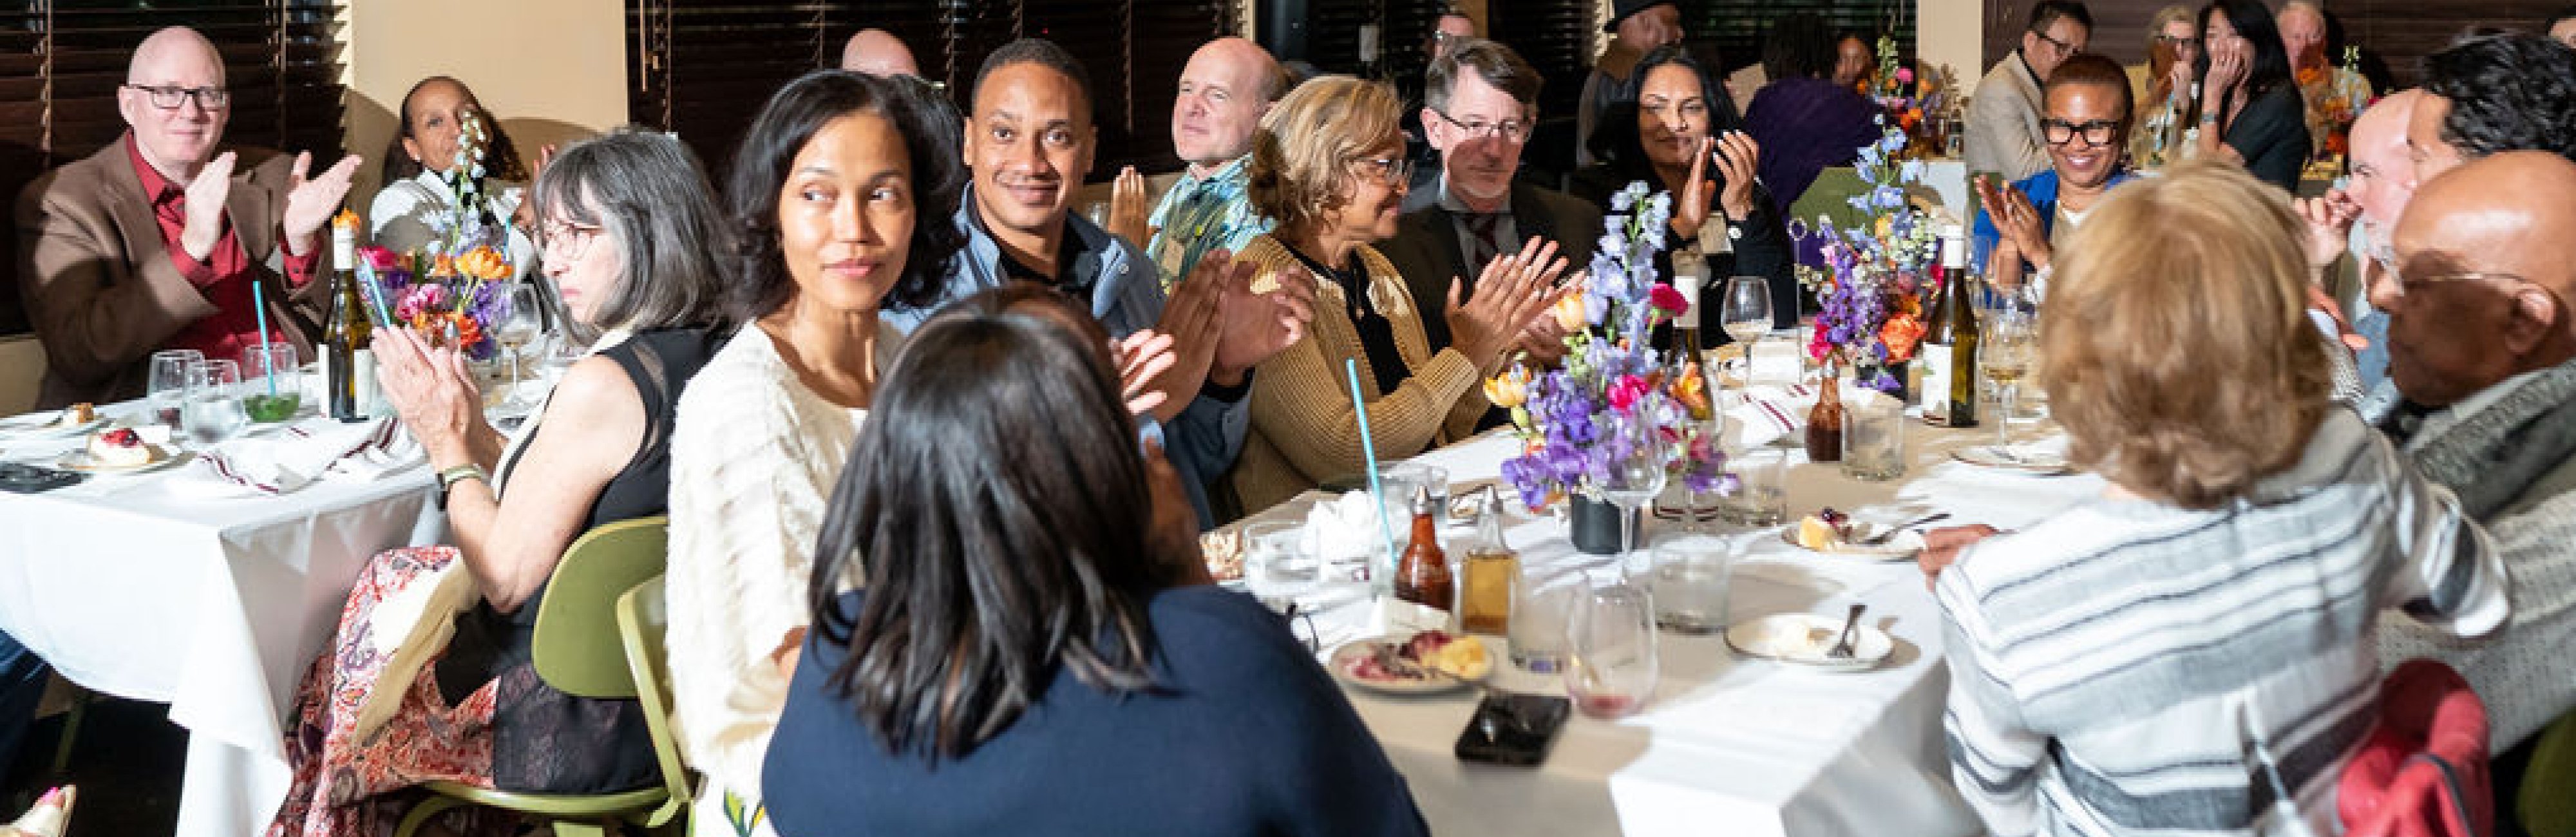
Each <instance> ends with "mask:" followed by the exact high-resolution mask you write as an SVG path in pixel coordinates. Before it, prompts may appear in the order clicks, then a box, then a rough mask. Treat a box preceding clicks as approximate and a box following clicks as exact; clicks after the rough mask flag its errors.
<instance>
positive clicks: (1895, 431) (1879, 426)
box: [1843, 388, 1905, 482]
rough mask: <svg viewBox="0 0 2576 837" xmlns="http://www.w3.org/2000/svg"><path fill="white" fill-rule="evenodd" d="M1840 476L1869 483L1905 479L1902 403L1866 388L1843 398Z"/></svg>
mask: <svg viewBox="0 0 2576 837" xmlns="http://www.w3.org/2000/svg"><path fill="white" fill-rule="evenodd" d="M1843 473H1844V474H1845V475H1848V476H1851V477H1853V478H1856V479H1864V480H1869V481H1872V482H1877V481H1880V480H1892V479H1895V478H1897V477H1901V476H1904V475H1905V402H1903V401H1900V400H1897V399H1895V398H1892V397H1889V396H1888V395H1887V394H1885V393H1880V392H1874V391H1871V390H1868V389H1865V388H1864V389H1861V390H1859V391H1858V392H1854V393H1853V394H1851V395H1849V396H1845V397H1844V398H1843Z"/></svg>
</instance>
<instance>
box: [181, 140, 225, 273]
mask: <svg viewBox="0 0 2576 837" xmlns="http://www.w3.org/2000/svg"><path fill="white" fill-rule="evenodd" d="M233 159H234V157H233V153H232V152H230V151H226V152H224V153H222V154H217V155H215V159H213V160H209V161H207V162H206V165H205V167H204V168H201V169H198V170H197V177H196V179H194V180H190V181H188V187H187V190H186V193H185V196H184V197H183V198H181V200H184V201H186V202H187V205H188V207H187V210H188V211H187V218H186V220H185V221H184V222H183V223H184V226H182V227H181V228H180V229H179V248H180V249H182V250H185V251H187V253H188V258H190V259H193V260H195V261H197V262H200V263H203V262H205V261H206V260H207V259H209V258H212V257H213V256H214V253H215V242H217V241H221V240H223V237H224V201H225V200H227V199H229V198H231V197H232V193H233Z"/></svg>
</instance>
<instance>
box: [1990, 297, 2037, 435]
mask: <svg viewBox="0 0 2576 837" xmlns="http://www.w3.org/2000/svg"><path fill="white" fill-rule="evenodd" d="M2037 332H2038V329H2036V328H2034V327H2033V324H2032V322H2031V316H2030V314H2029V313H2027V312H2024V311H2022V310H2021V309H2020V307H2019V306H2017V305H2014V304H2013V303H2011V302H2010V301H2006V302H2004V303H2003V304H2001V305H2000V306H1998V307H1996V308H1995V309H1993V310H1990V311H1988V312H1986V323H1985V333H1984V334H1983V335H1980V336H1979V342H1980V345H1978V346H1977V371H1979V372H1983V373H1985V376H1986V380H1987V381H1990V382H1992V383H1993V384H1994V386H1995V392H1996V395H1997V397H1998V398H2000V399H2002V400H2001V403H2000V404H1998V405H1997V406H1998V407H1999V409H1997V410H1996V411H1995V446H1996V447H1997V448H2002V447H2003V446H2005V445H2008V444H2010V443H2011V442H2012V433H2011V428H2012V416H2013V409H2014V407H2015V403H2014V402H2015V398H2016V396H2018V395H2019V394H2020V391H2021V380H2022V378H2023V377H2024V376H2026V375H2028V374H2029V373H2030V364H2031V356H2032V355H2033V354H2035V353H2036V351H2037V346H2036V345H2035V344H2036V343H2037V342H2038V333H2037Z"/></svg>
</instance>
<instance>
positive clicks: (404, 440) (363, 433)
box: [170, 417, 425, 497]
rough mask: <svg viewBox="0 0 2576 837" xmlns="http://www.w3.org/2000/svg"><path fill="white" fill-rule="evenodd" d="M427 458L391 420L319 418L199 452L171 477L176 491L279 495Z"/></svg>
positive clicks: (378, 473) (362, 477) (380, 473)
mask: <svg viewBox="0 0 2576 837" xmlns="http://www.w3.org/2000/svg"><path fill="white" fill-rule="evenodd" d="M424 458H425V454H424V452H423V451H422V450H421V448H420V444H419V443H418V442H415V441H413V440H412V438H411V434H408V433H405V432H403V430H402V426H401V425H400V424H399V423H397V422H396V421H394V420H393V419H392V418H390V417H387V418H380V419H376V420H373V421H368V422H360V423H354V424H343V423H340V422H337V421H333V420H331V419H329V418H319V419H313V420H307V421H304V422H299V423H296V424H293V425H289V426H287V427H286V428H285V429H283V430H281V431H279V432H278V433H276V434H275V435H273V436H269V437H265V438H242V439H235V440H232V441H230V442H226V443H224V444H222V445H218V446H216V447H214V448H211V449H207V450H203V451H199V452H198V453H197V456H196V458H195V459H194V460H191V461H190V462H189V463H188V464H187V466H186V467H184V468H182V469H180V471H179V472H178V473H177V474H175V475H173V478H172V479H171V480H170V486H171V489H172V490H173V491H176V492H179V493H186V494H197V495H204V496H215V497H243V496H253V497H256V496H276V495H280V494H289V493H293V492H296V491H300V490H302V489H304V488H305V487H307V486H310V485H312V484H313V483H315V482H318V481H320V480H322V479H324V478H325V477H342V478H348V479H355V480H360V481H364V480H372V479H375V478H376V477H380V476H383V475H385V474H387V473H391V472H393V471H398V470H401V469H404V468H408V467H412V466H414V465H417V464H419V463H420V462H421V461H422V460H423V459H424Z"/></svg>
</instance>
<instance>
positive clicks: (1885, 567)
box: [1251, 420, 2102, 837]
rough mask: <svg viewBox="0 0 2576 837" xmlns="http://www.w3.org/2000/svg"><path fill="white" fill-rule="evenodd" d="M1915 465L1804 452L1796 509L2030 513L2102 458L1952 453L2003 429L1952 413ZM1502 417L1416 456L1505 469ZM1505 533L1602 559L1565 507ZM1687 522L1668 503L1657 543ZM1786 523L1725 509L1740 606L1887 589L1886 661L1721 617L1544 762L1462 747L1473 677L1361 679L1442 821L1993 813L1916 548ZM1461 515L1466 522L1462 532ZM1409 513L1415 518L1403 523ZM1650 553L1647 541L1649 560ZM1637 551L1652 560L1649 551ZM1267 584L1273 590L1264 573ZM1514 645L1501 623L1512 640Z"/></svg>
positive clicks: (2072, 496)
mask: <svg viewBox="0 0 2576 837" xmlns="http://www.w3.org/2000/svg"><path fill="white" fill-rule="evenodd" d="M1909 428H1910V429H1909V430H1908V431H1907V433H1908V440H1907V444H1908V449H1907V454H1908V457H1909V459H1910V465H1909V468H1908V472H1907V474H1906V476H1905V477H1903V478H1900V479H1899V480H1896V481H1890V482H1864V481H1860V480H1857V479H1853V478H1850V477H1847V476H1844V475H1843V474H1842V472H1841V470H1840V469H1839V467H1837V466H1833V465H1825V464H1810V463H1807V462H1806V461H1805V454H1804V453H1803V452H1802V451H1790V452H1788V456H1790V457H1791V459H1790V461H1791V462H1792V463H1794V464H1793V466H1792V467H1791V469H1790V471H1789V476H1788V504H1789V514H1790V516H1791V517H1792V518H1793V519H1794V518H1795V517H1797V516H1798V515H1801V514H1805V513H1811V512H1813V511H1815V510H1816V509H1817V508H1819V507H1822V506H1833V507H1835V508H1838V509H1843V510H1847V511H1856V512H1857V513H1858V514H1860V515H1861V516H1862V517H1863V519H1874V520H1881V521H1885V522H1894V521H1896V520H1898V519H1900V517H1904V516H1911V515H1912V514H1913V513H1915V512H1927V513H1928V512H1930V511H1943V512H1948V513H1950V514H1951V515H1953V518H1952V519H1951V520H1948V521H1944V522H1943V523H1942V524H1941V525H1955V524H1961V523H1986V524H1990V525H1994V526H1997V527H1998V528H2013V527H2019V526H2025V525H2028V524H2030V523H2032V522H2034V521H2037V520H2039V519H2042V518H2045V517H2047V516H2049V515H2050V514H2052V513H2054V512H2055V511H2057V510H2059V509H2062V508H2064V507H2066V506H2068V505H2070V504H2073V503H2076V502H2079V501H2081V500H2082V499H2083V498H2085V497H2087V496H2090V495H2092V494H2094V493H2096V492H2098V491H2099V490H2100V488H2101V485H2102V483H2101V481H2100V480H2099V479H2098V478H2096V477H2092V476H2089V475H2074V476H2031V475H2022V474H2016V473H2008V472H2001V471H1993V470H1987V469H1981V468H1976V467H1972V466H1969V465H1965V464H1961V463H1958V462H1954V461H1950V457H1949V452H1950V451H1951V450H1952V449H1954V448H1957V447H1960V446H1963V445H1968V444H1982V443H1987V442H1989V441H1991V438H1992V437H1991V435H1990V434H1991V433H1992V431H1991V430H1990V429H1988V430H1973V431H1972V430H1943V429H1935V428H1930V427H1927V426H1924V425H1922V424H1921V423H1920V422H1914V421H1911V420H1909ZM1517 445H1518V443H1517V442H1516V441H1514V440H1512V439H1511V438H1509V437H1507V436H1502V435H1487V436H1483V437H1479V438H1476V439H1472V440H1469V441H1467V442H1464V443H1461V444H1458V445H1453V446H1450V447H1447V448H1443V449H1440V450H1435V451H1432V452H1429V453H1427V454H1425V455H1423V456H1421V457H1418V458H1417V459H1416V460H1415V461H1418V462H1423V463H1427V464H1433V465H1438V466H1441V467H1444V468H1446V469H1448V471H1449V474H1450V479H1451V482H1452V483H1453V484H1456V483H1463V482H1467V481H1470V480H1476V479H1481V478H1489V477H1494V476H1496V475H1497V473H1498V470H1499V466H1500V464H1501V462H1502V461H1503V460H1504V459H1505V458H1508V457H1509V456H1511V455H1513V454H1514V453H1515V452H1516V448H1517ZM1325 496H1326V495H1323V494H1321V493H1319V492H1309V493H1308V494H1306V495H1304V496H1301V497H1299V498H1297V499H1294V500H1291V501H1289V502H1288V503H1285V504H1282V505H1281V506H1279V507H1276V508H1273V509H1269V510H1266V511H1264V512H1263V513H1261V514H1258V515H1255V516H1254V517H1253V518H1251V520H1253V521H1259V520H1302V519H1305V517H1306V515H1307V513H1308V511H1307V510H1308V508H1309V507H1310V506H1311V505H1312V504H1314V503H1315V502H1317V501H1319V500H1321V499H1323V498H1325ZM1514 521H1515V522H1514V525H1511V526H1510V527H1508V529H1507V531H1506V537H1507V538H1508V540H1509V541H1510V542H1511V545H1512V547H1513V548H1514V549H1516V550H1518V551H1519V552H1520V555H1521V559H1522V560H1523V562H1524V563H1525V564H1529V565H1533V566H1540V567H1550V568H1553V567H1555V566H1562V565H1574V564H1581V563H1587V562H1598V561H1600V560H1601V559H1598V558H1596V557H1594V556H1585V555H1580V554H1579V553H1576V552H1575V551H1574V549H1573V547H1572V545H1571V544H1570V543H1568V542H1567V540H1566V538H1565V527H1564V524H1562V523H1560V522H1557V521H1555V520H1553V519H1550V518H1546V517H1539V518H1537V519H1530V518H1514ZM1678 525H1679V524H1678V523H1671V522H1665V521H1656V520H1651V519H1650V521H1649V523H1648V524H1647V526H1645V527H1642V528H1641V531H1640V534H1639V535H1638V542H1639V543H1640V544H1641V547H1640V549H1641V552H1642V550H1643V549H1644V547H1643V546H1642V545H1643V544H1648V543H1651V542H1652V541H1653V539H1654V538H1655V537H1656V536H1657V534H1658V531H1657V530H1658V529H1662V530H1664V531H1669V530H1670V529H1671V527H1674V526H1678ZM1776 529H1777V527H1769V528H1762V529H1758V530H1756V529H1751V528H1747V527H1721V529H1720V531H1721V532H1725V533H1729V536H1731V537H1734V538H1737V539H1739V543H1740V544H1742V546H1743V548H1744V552H1743V555H1742V557H1740V558H1739V559H1738V563H1737V564H1736V568H1735V572H1734V578H1735V581H1734V585H1733V588H1732V590H1731V591H1730V595H1729V599H1730V608H1729V615H1728V619H1729V621H1731V622H1734V621H1742V620H1744V619H1748V618H1753V617H1757V616H1762V615H1766V614H1771V613H1780V612H1789V611H1810V612H1814V613H1819V614H1827V615H1830V616H1833V617H1835V618H1837V619H1838V618H1839V616H1840V614H1842V612H1843V610H1844V607H1845V605H1847V604H1849V603H1851V602H1862V603H1866V604H1867V605H1868V606H1869V611H1868V613H1869V615H1867V616H1866V617H1864V621H1865V622H1866V623H1867V624H1871V625H1875V626H1877V627H1879V628H1881V629H1882V630H1885V631H1886V632H1887V633H1888V634H1890V635H1891V636H1893V637H1895V638H1896V639H1897V641H1898V642H1897V649H1896V651H1895V653H1894V654H1893V655H1891V656H1890V657H1889V659H1888V660H1887V661H1886V662H1884V663H1882V664H1880V665H1879V666H1877V667H1876V668H1875V669H1873V670H1869V671H1865V672H1858V673H1840V674H1838V673H1827V672H1822V671H1818V670H1814V669H1806V668H1801V667H1798V666H1795V665H1792V664H1785V663H1777V662H1770V661H1764V660H1755V659H1745V658H1737V657H1735V656H1734V655H1733V654H1732V652H1730V651H1728V650H1727V649H1726V647H1725V645H1724V644H1723V642H1722V641H1721V640H1719V639H1718V638H1717V637H1715V636H1682V635H1677V634H1673V633H1669V632H1668V633H1665V634H1664V635H1663V636H1662V638H1661V654H1660V657H1661V660H1662V669H1663V674H1662V680H1661V685H1660V686H1659V687H1658V688H1657V689H1656V691H1655V693H1654V696H1653V699H1652V700H1651V701H1650V702H1649V703H1648V704H1647V706H1646V707H1645V708H1644V709H1643V710H1642V711H1641V712H1639V713H1638V714H1636V715H1634V716H1631V717H1628V718H1625V719H1620V720H1616V721H1604V720H1598V719H1593V718H1589V717H1585V716H1582V715H1580V714H1577V715H1575V716H1574V717H1573V719H1572V720H1570V721H1568V723H1567V724H1566V726H1565V727H1564V729H1563V730H1562V731H1561V732H1560V733H1559V735H1558V738H1557V741H1556V744H1555V746H1554V749H1553V750H1552V751H1551V752H1550V753H1549V755H1548V757H1547V760H1546V762H1545V763H1544V764H1543V765H1541V766H1539V767H1537V768H1534V769H1533V768H1516V767H1499V766H1493V765H1485V764H1471V763H1465V762H1461V761H1459V760H1458V759H1457V758H1456V757H1454V756H1453V755H1452V746H1453V744H1454V742H1455V741H1456V739H1457V736H1458V734H1459V731H1460V730H1461V729H1463V728H1464V727H1465V726H1466V724H1467V722H1468V721H1469V719H1470V718H1471V716H1472V715H1473V713H1474V709H1475V705H1476V702H1477V700H1478V699H1479V697H1480V695H1479V693H1478V691H1477V690H1474V689H1469V690H1463V691H1458V692H1451V693H1447V694H1442V695H1432V696H1410V697H1399V696H1390V695H1384V694H1379V693H1376V692H1372V691H1366V690H1359V689H1346V693H1347V694H1348V695H1349V697H1350V699H1351V702H1352V704H1353V705H1354V706H1355V707H1357V709H1358V710H1359V714H1360V717H1361V718H1362V719H1363V720H1365V721H1366V722H1367V724H1368V726H1369V728H1370V730H1371V731H1372V732H1374V733H1375V734H1376V735H1377V737H1378V739H1379V741H1380V743H1381V744H1382V745H1383V746H1384V747H1385V748H1386V750H1387V753H1388V755H1389V756H1390V757H1391V758H1392V759H1393V760H1394V762H1395V765H1396V767H1397V769H1398V770H1399V771H1401V772H1402V773H1403V774H1404V776H1405V779H1406V781H1407V782H1408V784H1409V785H1410V786H1411V789H1412V792H1413V796H1414V799H1415V801H1416V803H1417V804H1418V805H1419V806H1420V807H1421V809H1422V812H1423V815H1424V817H1425V818H1426V819H1428V821H1429V823H1430V825H1431V829H1432V831H1433V833H1439V834H1488V835H1509V834H1527V835H1570V834H1582V835H1610V834H1624V835H1636V836H1638V837H1644V836H1645V835H1667V834H1673V835H1678V834H1726V835H1801V836H1802V837H1804V835H1845V834H1849V835H1885V834H1907V835H1924V836H1925V837H1937V836H1938V835H1959V834H1973V833H1978V832H1979V831H1980V826H1979V825H1978V823H1977V821H1976V819H1975V817H1974V815H1973V814H1972V813H1971V812H1970V811H1968V810H1967V808H1966V807H1965V805H1964V803H1962V802H1961V801H1960V799H1959V797H1958V795H1957V793H1956V792H1955V791H1954V790H1953V789H1952V787H1951V784H1950V779H1949V775H1950V774H1949V766H1948V762H1947V761H1946V760H1945V757H1944V756H1943V749H1942V741H1941V708H1942V702H1943V700H1944V698H1945V692H1946V690H1947V688H1948V676H1947V672H1946V669H1945V667H1944V665H1943V663H1942V656H1941V655H1942V626H1941V615H1940V611H1939V607H1938V606H1937V604H1936V603H1935V602H1934V601H1933V600H1932V597H1931V595H1930V593H1929V592H1927V591H1926V589H1925V587H1924V583H1923V577H1922V575H1921V573H1920V571H1919V570H1917V569H1916V568H1915V565H1914V564H1913V562H1911V561H1898V562H1892V563H1877V562H1868V561H1862V560H1858V559H1852V558H1844V557H1830V556H1823V555H1818V554H1815V553H1809V552H1806V551H1804V550H1801V549H1798V548H1797V547H1795V546H1793V545H1790V544H1789V543H1787V542H1785V541H1783V540H1781V539H1780V538H1779V537H1778V535H1777V534H1776ZM1455 531H1456V530H1454V529H1453V530H1451V533H1455ZM1401 535H1402V533H1401V531H1399V532H1398V537H1401ZM1641 560H1642V559H1641ZM1638 569H1640V570H1642V569H1643V568H1642V567H1639V568H1638ZM1254 587H1255V592H1261V591H1260V587H1261V585H1260V584H1259V583H1258V582H1257V581H1256V583H1255V585H1254ZM1375 610H1376V604H1375V603H1373V602H1367V601H1359V602H1353V603H1350V604H1346V605H1342V606H1339V607H1335V608H1332V609H1329V610H1325V611H1322V612H1319V613H1316V614H1314V621H1315V622H1316V623H1317V625H1316V630H1315V633H1316V634H1318V635H1319V636H1320V637H1321V638H1323V639H1324V641H1325V643H1326V645H1325V650H1326V651H1327V652H1329V649H1330V647H1331V644H1333V643H1335V642H1338V641H1341V640H1346V639H1351V638H1358V637H1362V636H1366V635H1368V634H1369V633H1371V629H1370V628H1369V627H1368V625H1369V622H1370V619H1371V616H1372V614H1373V613H1374V612H1375ZM1496 645H1497V647H1499V639H1497V640H1496ZM1486 685H1487V687H1488V688H1492V689H1500V690H1505V691H1520V692H1539V693H1549V694H1563V693H1564V688H1563V686H1562V685H1561V684H1560V683H1559V682H1558V680H1557V679H1556V678H1555V677H1554V676H1553V675H1547V676H1541V675H1532V674H1529V673H1527V672H1523V671H1520V670H1518V669H1516V668H1514V667H1513V666H1512V665H1511V664H1510V662H1509V661H1508V660H1505V659H1500V658H1498V659H1497V661H1496V672H1495V674H1494V676H1493V678H1492V679H1491V680H1489V681H1488V683H1487V684H1486Z"/></svg>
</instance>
